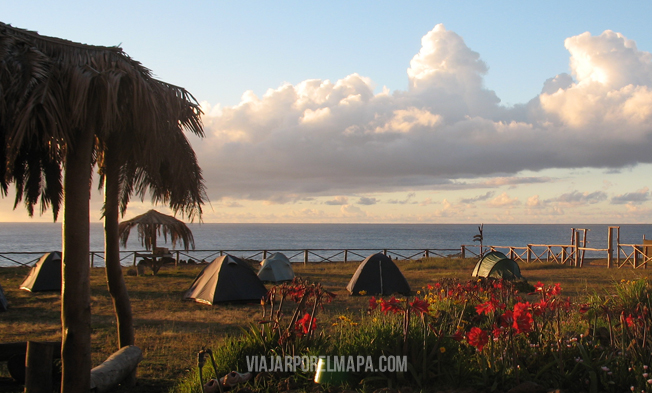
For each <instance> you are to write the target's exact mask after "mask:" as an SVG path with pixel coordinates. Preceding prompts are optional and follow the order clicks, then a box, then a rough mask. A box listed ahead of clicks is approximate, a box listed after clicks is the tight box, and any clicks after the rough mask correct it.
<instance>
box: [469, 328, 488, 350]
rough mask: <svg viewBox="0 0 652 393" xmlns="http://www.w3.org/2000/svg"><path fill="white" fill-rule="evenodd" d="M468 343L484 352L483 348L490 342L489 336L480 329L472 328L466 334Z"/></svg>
mask: <svg viewBox="0 0 652 393" xmlns="http://www.w3.org/2000/svg"><path fill="white" fill-rule="evenodd" d="M466 341H467V342H468V343H469V345H472V346H474V347H476V348H477V349H478V351H482V348H484V346H485V345H487V342H489V335H488V334H487V332H485V331H484V330H482V329H480V328H479V327H472V328H471V330H469V332H468V333H467V334H466Z"/></svg>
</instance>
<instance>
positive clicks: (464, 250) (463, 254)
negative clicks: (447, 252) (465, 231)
mask: <svg viewBox="0 0 652 393" xmlns="http://www.w3.org/2000/svg"><path fill="white" fill-rule="evenodd" d="M460 253H461V255H462V259H466V247H465V246H464V244H462V250H461V252H460Z"/></svg>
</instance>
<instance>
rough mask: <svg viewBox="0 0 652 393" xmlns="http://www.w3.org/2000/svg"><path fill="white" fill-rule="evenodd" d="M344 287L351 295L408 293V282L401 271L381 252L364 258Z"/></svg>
mask: <svg viewBox="0 0 652 393" xmlns="http://www.w3.org/2000/svg"><path fill="white" fill-rule="evenodd" d="M346 289H347V290H348V291H349V293H350V294H351V295H360V294H362V293H364V294H367V295H391V294H392V293H400V294H402V295H409V294H410V284H408V282H407V280H406V279H405V277H404V276H403V273H401V271H400V270H399V268H398V266H396V264H395V263H394V261H392V259H391V258H389V257H388V256H387V255H385V254H382V253H377V254H373V255H370V256H368V257H367V258H365V260H364V261H362V263H360V266H358V270H356V271H355V273H354V274H353V277H351V281H349V285H347V286H346Z"/></svg>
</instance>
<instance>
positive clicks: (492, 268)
mask: <svg viewBox="0 0 652 393" xmlns="http://www.w3.org/2000/svg"><path fill="white" fill-rule="evenodd" d="M472 276H473V277H492V278H502V279H505V280H514V279H519V280H520V279H523V276H521V269H520V268H519V267H518V263H516V262H515V261H514V260H512V259H509V258H508V257H507V256H506V255H505V254H503V253H502V252H498V251H491V252H489V253H487V254H485V256H484V257H482V259H480V260H479V261H478V263H477V264H476V265H475V269H473V274H472Z"/></svg>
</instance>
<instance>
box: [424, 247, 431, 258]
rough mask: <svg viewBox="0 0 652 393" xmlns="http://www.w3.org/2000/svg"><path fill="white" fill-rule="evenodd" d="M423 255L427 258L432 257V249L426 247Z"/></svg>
mask: <svg viewBox="0 0 652 393" xmlns="http://www.w3.org/2000/svg"><path fill="white" fill-rule="evenodd" d="M423 256H424V257H426V258H430V250H428V249H426V250H425V251H424V252H423Z"/></svg>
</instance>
